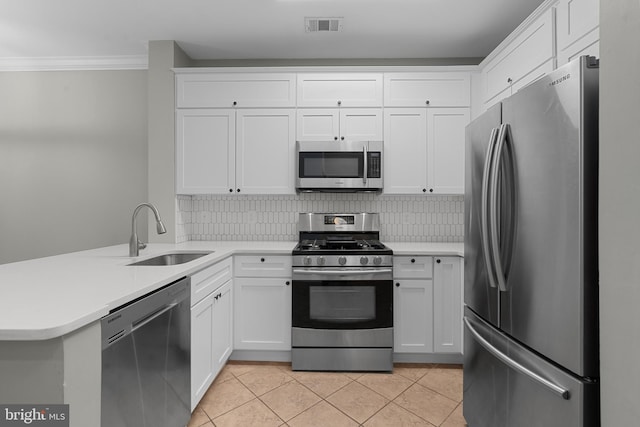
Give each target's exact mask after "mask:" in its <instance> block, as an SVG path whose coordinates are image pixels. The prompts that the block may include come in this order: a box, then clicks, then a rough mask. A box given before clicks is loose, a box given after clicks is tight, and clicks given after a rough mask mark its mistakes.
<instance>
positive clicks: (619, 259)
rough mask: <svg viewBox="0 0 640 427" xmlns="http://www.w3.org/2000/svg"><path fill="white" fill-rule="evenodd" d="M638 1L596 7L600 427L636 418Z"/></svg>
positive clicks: (639, 389) (639, 339) (639, 391)
mask: <svg viewBox="0 0 640 427" xmlns="http://www.w3.org/2000/svg"><path fill="white" fill-rule="evenodd" d="M639 40H640V2H639V1H638V0H616V1H608V0H605V1H601V2H600V189H599V191H600V193H599V196H600V212H599V214H600V234H599V239H600V345H601V350H600V360H601V364H600V366H601V378H602V387H601V393H602V398H601V402H602V425H603V426H612V427H613V426H635V425H638V423H639V420H640V405H639V402H640V363H639V362H640V79H639V78H638V76H639V75H640V71H639V70H640V49H639V48H638V41H639Z"/></svg>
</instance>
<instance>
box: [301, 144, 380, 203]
mask: <svg viewBox="0 0 640 427" xmlns="http://www.w3.org/2000/svg"><path fill="white" fill-rule="evenodd" d="M382 171H383V143H382V141H322V142H306V141H297V142H296V190H298V191H326V192H344V191H381V190H382V187H383V182H384V179H383V178H384V177H383V173H382Z"/></svg>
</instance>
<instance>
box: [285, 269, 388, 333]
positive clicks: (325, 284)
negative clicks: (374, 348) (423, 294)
mask: <svg viewBox="0 0 640 427" xmlns="http://www.w3.org/2000/svg"><path fill="white" fill-rule="evenodd" d="M292 323H293V326H295V327H301V328H314V329H374V328H388V327H391V326H393V289H392V282H391V281H387V280H379V281H348V282H346V281H328V280H326V281H308V282H307V281H295V282H294V286H293V319H292Z"/></svg>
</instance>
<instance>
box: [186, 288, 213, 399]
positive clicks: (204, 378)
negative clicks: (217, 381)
mask: <svg viewBox="0 0 640 427" xmlns="http://www.w3.org/2000/svg"><path fill="white" fill-rule="evenodd" d="M213 301H214V300H213V294H209V296H207V297H206V298H205V299H203V300H202V301H200V302H199V303H198V304H197V305H196V306H194V307H192V308H191V410H192V411H193V409H194V408H195V407H196V405H197V404H198V402H199V401H200V399H202V396H203V395H204V393H205V392H206V391H207V389H208V388H209V386H210V385H211V383H212V382H213V378H214V374H213V372H214V364H215V362H214V360H213V333H212V329H211V328H212V325H213Z"/></svg>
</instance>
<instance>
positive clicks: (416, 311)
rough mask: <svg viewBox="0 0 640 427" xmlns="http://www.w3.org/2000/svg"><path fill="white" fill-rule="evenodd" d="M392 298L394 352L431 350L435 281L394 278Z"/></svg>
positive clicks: (430, 351) (424, 351) (423, 351)
mask: <svg viewBox="0 0 640 427" xmlns="http://www.w3.org/2000/svg"><path fill="white" fill-rule="evenodd" d="M393 299H394V301H393V310H394V321H393V324H394V328H393V340H394V344H393V351H394V352H396V353H432V352H433V282H432V280H430V279H398V280H394V298H393Z"/></svg>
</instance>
